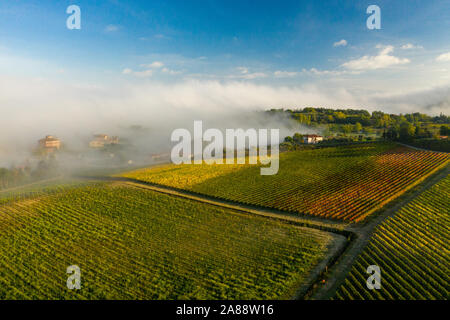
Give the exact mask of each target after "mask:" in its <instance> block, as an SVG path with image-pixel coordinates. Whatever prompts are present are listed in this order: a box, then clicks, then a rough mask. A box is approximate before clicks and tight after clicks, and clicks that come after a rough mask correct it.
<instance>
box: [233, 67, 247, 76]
mask: <svg viewBox="0 0 450 320" xmlns="http://www.w3.org/2000/svg"><path fill="white" fill-rule="evenodd" d="M236 69H238V71H240V72H241V73H242V74H247V73H248V68H246V67H237V68H236Z"/></svg>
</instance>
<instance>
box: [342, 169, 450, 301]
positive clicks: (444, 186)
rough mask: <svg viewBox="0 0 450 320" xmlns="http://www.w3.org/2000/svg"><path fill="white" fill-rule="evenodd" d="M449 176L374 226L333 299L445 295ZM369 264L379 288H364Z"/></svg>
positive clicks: (449, 258) (449, 293) (449, 283)
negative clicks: (376, 273)
mask: <svg viewBox="0 0 450 320" xmlns="http://www.w3.org/2000/svg"><path fill="white" fill-rule="evenodd" d="M449 225H450V176H447V178H445V179H444V180H441V182H440V183H438V184H436V185H434V186H433V187H432V188H431V189H429V190H427V191H425V192H424V193H423V194H421V195H420V196H419V197H417V198H416V199H414V200H413V201H412V202H410V203H409V204H408V205H406V206H404V207H403V208H402V209H400V210H399V211H398V212H397V213H396V215H395V216H394V217H391V218H389V219H387V220H386V221H385V222H383V223H382V224H381V225H380V226H378V227H377V229H376V231H375V233H374V235H373V237H372V239H371V241H370V243H369V245H368V247H367V248H366V249H365V250H364V252H363V253H362V254H361V255H360V257H359V258H358V259H357V261H356V263H355V265H354V266H353V268H352V270H351V272H350V274H349V275H348V276H347V278H346V279H345V282H344V283H343V285H342V286H341V287H340V288H339V290H338V291H337V294H336V296H335V298H337V299H408V300H409V299H421V300H422V299H449V298H450V276H449V273H448V270H449V269H450V230H449ZM369 265H378V266H379V267H380V269H381V289H379V290H369V289H367V287H366V279H367V278H368V276H369V275H368V274H367V273H366V269H367V267H368V266H369Z"/></svg>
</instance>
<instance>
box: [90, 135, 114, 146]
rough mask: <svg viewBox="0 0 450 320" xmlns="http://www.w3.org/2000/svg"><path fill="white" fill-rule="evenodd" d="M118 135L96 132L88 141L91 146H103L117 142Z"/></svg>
mask: <svg viewBox="0 0 450 320" xmlns="http://www.w3.org/2000/svg"><path fill="white" fill-rule="evenodd" d="M118 143H119V137H110V136H108V135H106V134H96V135H94V139H93V140H92V141H91V142H89V147H91V148H103V147H104V146H105V145H111V144H118Z"/></svg>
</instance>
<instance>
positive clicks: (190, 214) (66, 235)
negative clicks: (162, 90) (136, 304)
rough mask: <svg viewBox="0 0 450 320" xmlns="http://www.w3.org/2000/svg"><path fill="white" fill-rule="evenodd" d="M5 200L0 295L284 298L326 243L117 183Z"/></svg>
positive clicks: (0, 215)
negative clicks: (70, 270)
mask: <svg viewBox="0 0 450 320" xmlns="http://www.w3.org/2000/svg"><path fill="white" fill-rule="evenodd" d="M13 199H15V201H7V200H8V199H7V198H4V199H3V200H4V201H3V202H2V203H1V204H0V257H1V258H0V298H1V299H59V298H62V299H103V298H108V299H144V298H145V299H181V298H198V299H206V298H211V299H226V298H227V299H254V298H259V299H272V298H274V299H276V298H289V297H290V296H291V295H292V294H293V293H294V291H295V290H296V289H298V287H299V285H300V284H302V281H304V279H305V277H306V275H307V274H308V272H309V271H310V270H311V269H312V267H313V266H314V265H315V264H316V263H317V262H318V261H320V259H322V258H323V257H324V256H325V254H326V252H327V250H328V249H327V248H328V246H329V245H330V243H331V241H332V240H333V237H332V236H331V235H330V234H329V233H325V232H321V231H317V230H311V229H306V228H300V227H297V226H293V225H288V224H284V223H282V222H278V221H273V220H270V219H265V218H262V217H256V216H250V215H246V214H241V213H237V212H232V211H230V210H224V209H221V208H218V207H215V206H211V205H207V204H202V203H197V202H193V201H188V200H184V199H180V198H176V197H173V196H169V195H164V194H159V193H156V192H153V191H149V190H143V189H141V188H136V187H131V186H128V185H126V184H121V183H94V184H89V185H83V186H80V185H78V186H77V185H71V186H68V187H64V188H56V189H53V190H52V191H51V192H41V193H36V194H33V195H31V196H30V195H28V197H26V196H22V197H20V195H18V194H17V193H16V194H14V195H13ZM70 265H78V266H79V267H80V269H81V286H82V288H81V289H80V290H68V289H67V287H66V280H67V277H68V276H69V274H66V268H67V267H68V266H70Z"/></svg>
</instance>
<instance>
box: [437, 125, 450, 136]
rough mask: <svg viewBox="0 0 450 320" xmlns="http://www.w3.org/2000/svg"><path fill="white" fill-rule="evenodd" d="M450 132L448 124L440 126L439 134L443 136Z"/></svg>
mask: <svg viewBox="0 0 450 320" xmlns="http://www.w3.org/2000/svg"><path fill="white" fill-rule="evenodd" d="M449 133H450V128H449V127H447V126H441V127H440V128H439V134H440V135H441V136H448V134H449Z"/></svg>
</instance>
